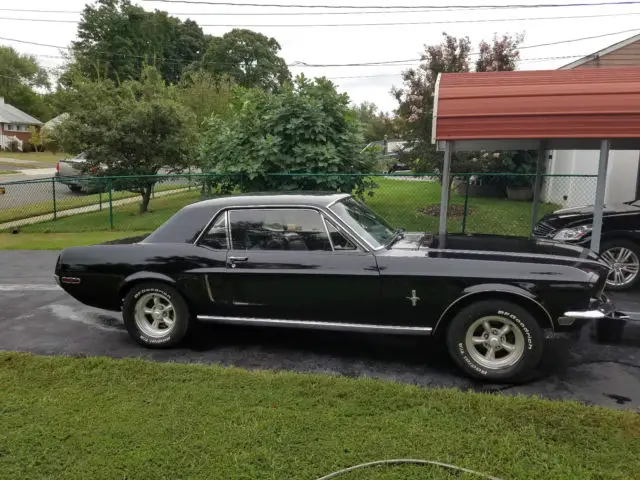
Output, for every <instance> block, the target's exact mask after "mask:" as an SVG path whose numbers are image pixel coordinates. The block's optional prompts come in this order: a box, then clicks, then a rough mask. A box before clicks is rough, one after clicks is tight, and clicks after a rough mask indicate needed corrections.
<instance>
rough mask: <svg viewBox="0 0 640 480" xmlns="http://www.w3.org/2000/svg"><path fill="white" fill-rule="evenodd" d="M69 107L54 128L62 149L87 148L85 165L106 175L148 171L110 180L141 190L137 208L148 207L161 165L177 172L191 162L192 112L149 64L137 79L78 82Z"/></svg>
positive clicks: (117, 186)
mask: <svg viewBox="0 0 640 480" xmlns="http://www.w3.org/2000/svg"><path fill="white" fill-rule="evenodd" d="M76 85H77V89H76V91H75V94H74V103H73V105H74V106H73V108H72V109H71V111H70V112H69V116H68V118H67V119H65V120H63V121H62V122H61V123H60V125H58V126H57V127H56V130H55V132H56V133H55V136H56V140H57V141H58V142H59V143H60V144H61V145H62V147H63V148H64V150H65V151H67V152H70V153H79V152H85V154H86V157H87V158H88V161H87V165H86V168H87V170H89V169H95V168H94V167H98V168H104V171H105V172H106V173H107V174H108V175H148V176H149V177H145V178H139V179H127V180H122V181H118V182H116V183H115V184H114V187H115V188H122V189H127V190H131V191H135V192H137V193H139V194H140V195H141V197H142V201H141V203H140V212H141V213H144V212H146V211H147V210H148V206H149V200H150V198H151V192H152V189H153V186H154V184H155V183H157V181H158V178H157V177H154V176H155V175H157V174H158V172H159V171H160V170H161V169H164V170H167V171H170V172H179V171H181V170H182V169H184V168H185V167H187V166H188V165H190V162H191V160H192V148H193V145H194V144H195V141H196V128H195V115H194V114H193V112H191V111H190V110H189V109H188V108H187V107H184V106H183V105H181V104H180V103H178V102H177V101H176V100H175V90H174V89H173V88H171V87H167V86H166V84H165V82H164V80H163V79H162V77H161V75H160V73H159V72H157V71H156V70H155V69H153V68H150V67H147V68H146V69H145V70H143V72H142V78H141V79H140V80H139V81H136V80H129V81H126V82H123V83H122V84H120V85H116V84H115V83H114V82H112V81H110V80H100V81H94V82H92V81H85V82H82V83H80V82H78V83H77V84H76Z"/></svg>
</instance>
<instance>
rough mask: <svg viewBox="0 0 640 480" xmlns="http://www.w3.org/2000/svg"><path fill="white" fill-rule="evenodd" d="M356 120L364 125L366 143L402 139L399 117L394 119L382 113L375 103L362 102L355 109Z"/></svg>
mask: <svg viewBox="0 0 640 480" xmlns="http://www.w3.org/2000/svg"><path fill="white" fill-rule="evenodd" d="M354 113H355V115H356V118H357V119H358V121H359V122H360V124H361V125H362V135H363V137H364V142H365V143H367V144H368V143H370V142H375V141H377V140H383V139H384V138H385V137H387V138H388V139H398V138H402V125H401V122H400V118H399V117H392V116H391V115H389V114H388V113H386V112H380V111H379V110H378V107H377V106H376V104H375V103H371V102H362V103H361V104H360V105H357V106H356V107H354Z"/></svg>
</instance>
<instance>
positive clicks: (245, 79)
mask: <svg viewBox="0 0 640 480" xmlns="http://www.w3.org/2000/svg"><path fill="white" fill-rule="evenodd" d="M279 52H280V44H279V43H278V42H277V41H276V39H274V38H269V37H267V36H265V35H263V34H261V33H257V32H253V31H251V30H244V29H237V28H236V29H233V30H231V31H230V32H228V33H225V34H224V35H223V36H222V37H213V38H211V39H210V40H209V43H208V45H207V48H206V51H205V54H204V57H203V59H202V63H201V66H202V68H203V69H204V70H206V71H208V72H211V73H213V74H215V75H227V76H229V77H230V78H231V79H232V80H233V81H234V82H235V83H237V84H238V85H240V86H243V87H247V88H261V89H263V90H267V91H275V90H277V89H279V88H280V87H282V85H284V84H285V83H286V82H287V81H289V80H290V79H291V74H290V73H289V68H288V67H287V63H286V62H285V60H284V59H283V58H282V57H280V56H279V55H278V53H279Z"/></svg>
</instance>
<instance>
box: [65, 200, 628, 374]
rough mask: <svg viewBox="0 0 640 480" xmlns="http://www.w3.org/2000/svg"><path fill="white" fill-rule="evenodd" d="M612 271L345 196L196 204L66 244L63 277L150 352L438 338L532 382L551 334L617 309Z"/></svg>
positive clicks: (462, 361)
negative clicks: (212, 336) (236, 341)
mask: <svg viewBox="0 0 640 480" xmlns="http://www.w3.org/2000/svg"><path fill="white" fill-rule="evenodd" d="M608 273H609V269H608V267H607V266H606V264H605V263H604V262H602V261H600V260H598V258H597V256H595V255H594V254H593V253H590V252H589V251H588V250H586V249H583V248H580V247H577V246H572V245H566V244H562V243H559V242H555V241H550V240H528V239H520V238H515V237H498V236H489V235H485V236H470V235H448V236H447V237H446V238H445V239H444V244H443V242H442V241H441V239H439V238H438V237H437V236H433V235H429V234H424V233H406V232H404V231H402V230H394V229H393V228H392V227H390V226H389V225H388V224H387V223H386V222H385V221H384V220H383V219H382V218H380V217H379V216H378V215H377V214H376V213H374V212H373V211H372V210H370V209H369V208H368V207H367V206H366V205H365V204H364V203H361V202H360V201H358V200H356V199H355V198H353V197H351V196H350V195H347V194H277V195H266V194H265V195H241V196H229V197H221V198H216V199H213V200H205V201H201V202H197V203H194V204H192V205H189V206H186V207H184V208H183V209H182V210H180V211H179V212H177V213H176V214H175V215H174V216H173V217H172V218H170V219H169V220H168V221H167V222H166V223H165V224H164V225H162V226H161V227H159V228H158V229H157V230H156V231H155V232H153V233H152V234H151V235H149V236H148V237H147V238H146V239H144V240H143V241H141V242H139V243H136V244H130V245H95V246H88V247H72V248H67V249H65V250H63V251H62V252H61V254H60V257H59V258H58V262H57V265H56V270H55V274H56V279H57V281H58V282H59V284H60V285H61V286H62V287H63V288H64V290H65V291H66V292H68V293H69V294H70V295H72V296H73V297H75V298H76V299H77V300H79V301H80V302H83V303H85V304H87V305H90V306H94V307H98V308H103V309H108V310H115V311H120V310H121V311H122V312H123V317H124V321H125V324H126V327H127V329H128V331H129V333H130V334H131V336H132V337H133V338H134V339H135V340H136V341H138V342H139V343H141V344H142V345H145V346H148V347H170V346H173V345H176V344H177V343H178V342H180V341H181V340H182V339H183V338H184V337H185V335H186V334H187V333H188V332H189V330H190V329H191V328H192V327H193V325H194V322H197V321H208V322H218V323H227V324H237V325H263V326H272V327H299V328H309V329H324V330H348V331H357V332H378V333H384V334H408V335H439V336H441V338H443V339H444V341H446V344H447V347H448V350H449V352H450V354H451V356H452V358H453V359H454V360H455V362H456V363H457V364H458V365H459V366H460V367H461V369H462V370H463V371H464V372H466V373H467V374H468V375H471V376H473V377H476V378H481V379H483V380H485V381H507V380H508V381H514V380H523V379H525V378H526V377H527V375H528V374H530V373H531V371H532V369H533V368H534V367H535V366H536V364H537V363H538V362H539V360H540V359H541V356H542V353H543V348H544V342H545V338H547V337H549V336H552V335H554V334H557V333H561V332H566V331H569V330H571V329H575V328H577V327H579V325H580V324H583V323H584V322H585V321H586V320H590V319H605V320H604V321H606V318H607V317H612V318H613V317H616V316H618V315H619V314H618V313H617V312H616V311H615V310H614V309H613V306H612V304H611V303H610V302H609V301H608V300H607V299H606V297H605V296H604V294H603V289H604V286H605V281H606V279H607V275H608Z"/></svg>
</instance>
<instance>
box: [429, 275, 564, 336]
mask: <svg viewBox="0 0 640 480" xmlns="http://www.w3.org/2000/svg"><path fill="white" fill-rule="evenodd" d="M492 294H493V295H495V294H498V295H500V296H504V295H506V296H510V295H511V296H514V297H517V298H518V299H519V300H518V303H523V300H524V302H528V303H529V304H530V305H532V306H534V308H535V309H536V310H537V312H538V313H540V315H541V316H543V317H545V318H546V320H547V321H548V325H543V327H548V328H551V329H554V323H553V318H552V316H551V314H550V313H549V311H548V310H547V309H546V308H545V307H544V305H543V304H542V302H541V300H540V299H539V298H538V297H537V296H536V295H535V294H533V293H531V292H530V291H528V290H527V289H525V288H522V287H518V286H516V285H508V284H501V283H483V284H479V285H472V286H469V287H467V288H465V289H464V290H463V291H462V293H461V294H460V296H458V297H457V298H456V299H455V300H453V301H452V302H451V303H450V304H449V306H447V308H445V310H444V311H443V312H442V315H440V318H439V319H438V321H437V322H436V324H435V326H434V328H433V332H434V334H435V333H436V331H437V330H438V327H439V326H440V325H441V324H444V323H445V322H446V321H447V320H449V319H450V318H451V317H452V316H453V315H454V314H455V312H457V311H458V310H459V309H460V308H463V307H464V306H466V305H468V304H470V303H472V302H473V300H474V298H476V297H477V298H478V299H480V298H481V297H483V296H484V297H487V296H489V295H492Z"/></svg>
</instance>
